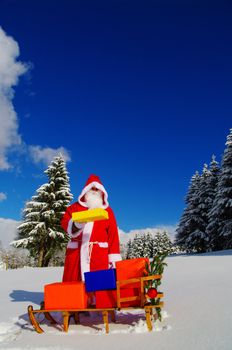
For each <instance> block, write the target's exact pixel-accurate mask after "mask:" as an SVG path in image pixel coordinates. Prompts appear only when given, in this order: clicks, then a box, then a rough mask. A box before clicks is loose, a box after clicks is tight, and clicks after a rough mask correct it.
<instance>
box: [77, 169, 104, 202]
mask: <svg viewBox="0 0 232 350" xmlns="http://www.w3.org/2000/svg"><path fill="white" fill-rule="evenodd" d="M93 187H95V188H97V189H98V190H100V191H101V192H102V193H103V206H102V208H103V209H106V208H107V207H108V206H109V203H108V193H107V192H106V189H105V187H104V186H103V184H102V182H101V180H100V178H99V177H98V176H97V175H93V174H92V175H90V176H89V178H88V180H87V182H86V184H85V187H84V188H83V190H82V192H81V194H80V196H79V197H78V202H79V203H80V204H81V205H82V206H83V207H87V205H86V203H85V198H84V197H85V194H86V193H87V192H88V191H89V190H91V188H93Z"/></svg>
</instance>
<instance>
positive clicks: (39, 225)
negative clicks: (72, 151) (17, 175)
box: [12, 156, 72, 267]
mask: <svg viewBox="0 0 232 350" xmlns="http://www.w3.org/2000/svg"><path fill="white" fill-rule="evenodd" d="M45 174H46V175H47V176H48V178H49V181H48V183H46V184H44V185H42V186H41V187H40V188H39V189H38V190H37V191H36V192H37V194H36V195H34V196H33V197H32V198H31V200H30V201H28V202H27V203H26V207H25V209H24V211H23V214H24V217H23V222H22V224H21V225H20V226H19V227H18V237H17V238H18V239H17V240H16V241H14V242H12V245H14V246H15V247H17V248H18V247H23V248H26V249H28V250H29V252H30V255H31V257H33V258H35V260H36V261H37V265H38V266H39V267H42V266H48V264H49V261H50V260H51V258H52V257H53V256H54V254H55V253H56V252H57V251H58V250H60V249H62V248H63V247H64V245H65V244H66V243H67V240H68V238H67V236H66V233H65V232H64V231H63V229H62V228H61V226H60V220H61V217H62V216H63V214H64V212H65V210H66V208H67V206H68V205H69V203H70V201H71V199H72V195H71V193H70V186H69V177H68V174H67V170H66V166H65V162H64V160H63V158H62V156H58V157H55V158H54V160H53V161H52V162H51V165H50V166H49V167H48V169H47V170H46V171H45Z"/></svg>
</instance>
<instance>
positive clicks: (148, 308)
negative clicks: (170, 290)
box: [28, 275, 163, 334]
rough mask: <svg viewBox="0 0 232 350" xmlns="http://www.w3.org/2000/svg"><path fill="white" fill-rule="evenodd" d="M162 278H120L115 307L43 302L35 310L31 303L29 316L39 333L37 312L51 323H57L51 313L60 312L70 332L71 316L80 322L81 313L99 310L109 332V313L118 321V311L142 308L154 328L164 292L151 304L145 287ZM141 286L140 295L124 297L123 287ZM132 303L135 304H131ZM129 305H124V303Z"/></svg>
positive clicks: (157, 276)
mask: <svg viewBox="0 0 232 350" xmlns="http://www.w3.org/2000/svg"><path fill="white" fill-rule="evenodd" d="M161 278H162V276H161V275H153V276H146V277H136V278H132V279H127V280H119V281H117V289H116V291H115V295H116V306H115V307H102V308H95V307H87V308H84V309H83V308H81V309H78V308H77V309H75V308H73V309H59V308H56V309H46V308H45V307H44V303H43V302H42V303H41V307H40V309H38V310H34V309H33V307H32V306H31V305H29V306H28V316H29V319H30V321H31V324H32V326H33V327H34V329H35V330H36V332H38V333H43V332H44V331H43V329H42V328H41V327H40V325H39V321H38V320H37V318H36V315H37V314H41V313H42V314H44V316H45V318H46V319H47V320H48V321H49V322H50V323H51V324H57V322H56V320H55V319H54V318H53V317H52V315H51V314H50V313H51V312H52V313H55V312H60V313H61V314H62V316H63V331H64V332H68V327H69V321H70V317H74V320H75V323H76V324H78V323H80V319H79V313H80V312H83V311H87V312H90V313H91V312H99V313H101V314H102V318H103V323H104V326H105V331H106V333H107V334H108V333H109V315H110V316H111V321H112V322H116V317H115V314H116V312H117V311H120V310H135V309H140V310H144V312H145V317H146V324H147V328H148V330H149V331H151V330H152V328H153V326H152V320H154V321H155V320H156V319H157V318H158V316H157V310H158V309H160V308H162V307H163V302H162V301H160V299H162V298H163V293H160V292H158V295H157V296H156V298H155V301H156V303H155V304H151V303H150V302H149V301H148V300H149V299H148V296H147V294H146V292H145V287H146V285H147V283H149V282H151V281H152V280H160V279H161ZM135 285H136V286H138V285H139V286H140V288H139V293H138V295H135V296H128V297H122V295H121V294H123V293H122V291H123V287H124V288H125V286H129V287H133V286H135ZM130 303H131V304H132V305H134V306H129V305H130ZM125 304H126V305H127V306H124V305H125Z"/></svg>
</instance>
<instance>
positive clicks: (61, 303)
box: [44, 282, 88, 310]
mask: <svg viewBox="0 0 232 350" xmlns="http://www.w3.org/2000/svg"><path fill="white" fill-rule="evenodd" d="M87 299H88V296H87V293H86V290H85V284H84V283H83V282H56V283H51V284H47V285H45V286H44V306H45V308H46V309H48V310H52V309H53V310H54V309H59V310H68V309H85V308H87Z"/></svg>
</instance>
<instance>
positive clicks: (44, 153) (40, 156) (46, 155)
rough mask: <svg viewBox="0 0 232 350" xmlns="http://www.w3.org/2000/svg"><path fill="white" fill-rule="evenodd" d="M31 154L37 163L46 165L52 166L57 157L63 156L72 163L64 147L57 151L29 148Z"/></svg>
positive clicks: (36, 147)
mask: <svg viewBox="0 0 232 350" xmlns="http://www.w3.org/2000/svg"><path fill="white" fill-rule="evenodd" d="M29 154H30V156H31V158H32V160H33V161H34V162H35V163H41V162H42V163H44V164H45V165H48V164H50V162H51V161H52V159H53V158H54V157H55V156H58V155H62V157H63V159H64V160H65V161H66V162H68V161H70V156H69V153H68V151H67V150H66V149H65V148H64V147H59V148H57V149H55V148H50V147H45V148H42V147H40V146H29Z"/></svg>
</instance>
